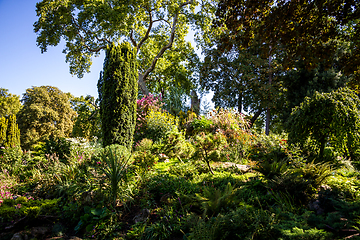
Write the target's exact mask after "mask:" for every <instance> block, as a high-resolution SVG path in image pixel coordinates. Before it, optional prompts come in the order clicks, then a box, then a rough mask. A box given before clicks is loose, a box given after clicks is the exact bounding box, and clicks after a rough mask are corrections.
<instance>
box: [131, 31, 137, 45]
mask: <svg viewBox="0 0 360 240" xmlns="http://www.w3.org/2000/svg"><path fill="white" fill-rule="evenodd" d="M133 33H134V31H133V30H131V31H130V40H131V42H132V44H133V45H134V47H137V43H136V41H135V39H134V37H133Z"/></svg>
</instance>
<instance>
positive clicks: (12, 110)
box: [0, 88, 21, 118]
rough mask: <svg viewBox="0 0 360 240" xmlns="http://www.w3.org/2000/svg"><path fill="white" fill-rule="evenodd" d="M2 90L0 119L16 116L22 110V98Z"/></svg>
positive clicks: (0, 94)
mask: <svg viewBox="0 0 360 240" xmlns="http://www.w3.org/2000/svg"><path fill="white" fill-rule="evenodd" d="M8 91H9V90H8V89H5V88H0V118H2V117H9V116H10V115H16V114H17V113H18V112H19V111H20V108H21V103H20V97H19V96H18V95H14V94H11V93H8Z"/></svg>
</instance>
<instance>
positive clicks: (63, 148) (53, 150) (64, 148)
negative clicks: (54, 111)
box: [44, 136, 71, 162]
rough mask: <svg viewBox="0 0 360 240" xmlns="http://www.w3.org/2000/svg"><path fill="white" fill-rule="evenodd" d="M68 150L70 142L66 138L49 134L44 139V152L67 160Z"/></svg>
mask: <svg viewBox="0 0 360 240" xmlns="http://www.w3.org/2000/svg"><path fill="white" fill-rule="evenodd" d="M70 152H71V142H70V141H69V140H67V139H66V138H61V137H58V138H55V137H53V136H50V137H49V139H47V140H46V141H45V145H44V154H50V155H52V154H56V155H57V156H58V157H59V159H60V160H62V161H64V162H67V159H68V158H69V157H70Z"/></svg>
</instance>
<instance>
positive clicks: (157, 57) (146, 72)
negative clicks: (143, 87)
mask: <svg viewBox="0 0 360 240" xmlns="http://www.w3.org/2000/svg"><path fill="white" fill-rule="evenodd" d="M191 3H193V0H190V1H187V2H185V3H183V4H181V5H180V6H179V11H178V12H177V13H176V14H175V16H174V18H173V23H172V27H171V33H170V38H169V43H168V44H167V45H165V46H163V47H162V48H161V49H160V51H159V53H158V54H157V55H156V57H155V58H154V60H153V61H152V63H151V65H150V67H149V68H148V69H147V70H146V71H145V73H144V77H143V81H144V82H146V78H147V76H148V75H149V74H150V73H151V72H152V71H153V70H154V69H155V65H156V63H157V61H158V60H159V58H160V57H161V56H162V55H163V54H164V52H165V51H166V50H167V49H170V48H171V47H172V44H173V42H174V38H175V30H176V24H177V21H178V17H179V14H180V9H181V8H183V7H184V6H186V5H188V4H191Z"/></svg>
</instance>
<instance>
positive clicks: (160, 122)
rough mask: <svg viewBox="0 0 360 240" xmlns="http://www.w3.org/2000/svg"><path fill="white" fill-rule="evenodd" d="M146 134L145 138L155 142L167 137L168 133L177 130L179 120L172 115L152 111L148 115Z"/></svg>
mask: <svg viewBox="0 0 360 240" xmlns="http://www.w3.org/2000/svg"><path fill="white" fill-rule="evenodd" d="M145 118H146V134H145V137H146V138H149V139H152V140H153V141H154V142H156V141H159V140H161V139H162V138H164V137H166V136H167V134H168V132H170V131H173V130H174V129H175V128H177V125H178V120H177V118H176V117H174V116H172V115H171V114H170V113H167V112H161V111H156V110H150V112H149V113H148V114H147V115H146V117H145Z"/></svg>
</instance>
